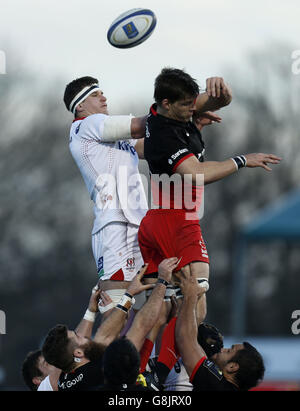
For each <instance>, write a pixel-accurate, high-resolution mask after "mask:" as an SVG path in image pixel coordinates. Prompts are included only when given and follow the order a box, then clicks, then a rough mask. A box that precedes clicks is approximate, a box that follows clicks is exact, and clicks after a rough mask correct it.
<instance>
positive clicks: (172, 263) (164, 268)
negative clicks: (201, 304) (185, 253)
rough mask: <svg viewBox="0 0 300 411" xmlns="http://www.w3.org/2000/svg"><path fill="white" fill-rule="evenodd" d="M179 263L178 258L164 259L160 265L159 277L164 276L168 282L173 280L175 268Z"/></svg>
mask: <svg viewBox="0 0 300 411" xmlns="http://www.w3.org/2000/svg"><path fill="white" fill-rule="evenodd" d="M177 265H178V258H177V257H171V258H166V259H164V260H163V261H162V262H161V263H160V264H159V266H158V277H159V278H163V279H164V280H166V281H167V282H168V283H169V282H170V281H171V278H172V273H173V270H175V268H176V267H177Z"/></svg>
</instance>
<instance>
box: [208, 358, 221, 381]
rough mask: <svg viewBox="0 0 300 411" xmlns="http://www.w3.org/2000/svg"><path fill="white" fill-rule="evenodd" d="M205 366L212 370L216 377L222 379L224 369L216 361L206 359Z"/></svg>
mask: <svg viewBox="0 0 300 411" xmlns="http://www.w3.org/2000/svg"><path fill="white" fill-rule="evenodd" d="M203 367H205V368H207V369H208V371H210V372H211V373H212V374H213V375H214V376H215V377H217V378H218V380H221V379H222V378H223V374H222V371H221V370H220V368H219V367H218V366H217V365H216V364H215V363H214V362H212V361H209V360H205V361H204V362H203Z"/></svg>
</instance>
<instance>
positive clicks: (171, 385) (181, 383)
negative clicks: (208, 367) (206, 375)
mask: <svg viewBox="0 0 300 411" xmlns="http://www.w3.org/2000/svg"><path fill="white" fill-rule="evenodd" d="M164 390H165V391H192V390H193V385H192V384H191V383H190V378H189V376H188V373H187V372H186V369H185V367H184V365H183V362H182V359H181V358H180V359H179V360H178V361H177V363H176V364H175V366H174V367H173V368H172V370H171V371H170V373H169V375H168V377H167V379H166V381H165V383H164Z"/></svg>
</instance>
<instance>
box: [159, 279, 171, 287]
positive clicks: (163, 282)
mask: <svg viewBox="0 0 300 411" xmlns="http://www.w3.org/2000/svg"><path fill="white" fill-rule="evenodd" d="M157 284H163V285H165V286H166V287H168V285H169V283H168V281H166V280H164V279H163V278H159V279H158V280H157Z"/></svg>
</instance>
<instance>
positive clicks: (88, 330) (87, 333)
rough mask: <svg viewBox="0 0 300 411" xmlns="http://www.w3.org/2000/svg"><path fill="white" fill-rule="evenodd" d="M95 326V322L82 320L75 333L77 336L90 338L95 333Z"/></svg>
mask: <svg viewBox="0 0 300 411" xmlns="http://www.w3.org/2000/svg"><path fill="white" fill-rule="evenodd" d="M93 326H94V322H93V321H88V320H85V319H82V320H81V321H80V323H79V324H78V325H77V327H76V329H75V331H76V333H77V334H79V335H82V336H83V337H88V338H90V337H91V335H92V332H93Z"/></svg>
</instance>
